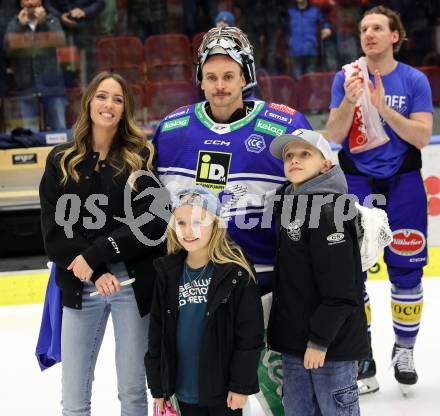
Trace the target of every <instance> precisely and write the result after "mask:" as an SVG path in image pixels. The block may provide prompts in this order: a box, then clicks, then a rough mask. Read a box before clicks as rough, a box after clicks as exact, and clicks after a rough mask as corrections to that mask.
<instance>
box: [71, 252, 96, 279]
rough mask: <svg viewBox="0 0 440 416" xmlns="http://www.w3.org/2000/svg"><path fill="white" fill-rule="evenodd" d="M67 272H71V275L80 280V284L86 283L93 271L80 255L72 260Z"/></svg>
mask: <svg viewBox="0 0 440 416" xmlns="http://www.w3.org/2000/svg"><path fill="white" fill-rule="evenodd" d="M67 270H72V272H73V274H74V275H75V276H76V277H77V278H78V279H79V280H81V282H88V281H89V280H90V278H91V277H92V274H93V270H92V269H91V268H90V266H89V264H88V263H87V262H86V259H85V258H84V257H83V256H81V254H80V255H79V256H76V257H75V258H74V259H73V261H72V263H70V264H69V266H68V267H67Z"/></svg>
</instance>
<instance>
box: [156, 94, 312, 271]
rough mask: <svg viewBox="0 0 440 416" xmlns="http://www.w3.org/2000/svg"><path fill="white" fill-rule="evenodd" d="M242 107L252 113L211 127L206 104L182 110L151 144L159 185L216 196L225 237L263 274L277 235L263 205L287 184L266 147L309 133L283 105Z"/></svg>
mask: <svg viewBox="0 0 440 416" xmlns="http://www.w3.org/2000/svg"><path fill="white" fill-rule="evenodd" d="M246 102H248V103H249V102H252V103H253V109H252V111H251V112H249V113H248V114H247V116H246V117H244V118H242V119H240V120H238V121H235V122H233V123H230V124H220V123H215V122H214V121H213V120H212V119H211V118H210V117H209V116H208V114H207V112H206V110H205V104H206V102H200V103H197V104H194V105H189V106H186V107H181V108H179V109H177V110H175V111H174V112H172V113H170V114H169V115H168V116H166V117H165V118H164V120H163V121H162V122H161V124H160V125H159V127H158V129H157V131H156V134H155V136H154V138H153V143H154V145H155V147H156V149H157V152H158V157H157V170H158V173H159V178H160V180H161V182H162V183H163V184H164V185H165V186H166V187H167V188H168V189H169V190H170V191H171V192H174V191H175V190H176V189H179V188H182V187H188V186H194V185H202V186H205V187H207V188H210V189H211V190H213V191H215V192H217V193H218V194H219V199H220V201H221V202H222V207H223V208H222V216H223V217H224V218H225V220H226V221H227V223H228V231H229V235H230V236H231V238H232V239H233V240H234V241H235V242H236V243H237V244H238V245H239V246H240V247H241V248H242V249H243V251H244V252H245V253H246V255H247V256H248V257H249V258H250V260H251V261H252V262H253V263H254V265H255V266H256V269H257V271H263V270H269V269H268V268H267V266H272V265H273V264H274V261H275V230H274V228H273V225H272V221H271V215H264V213H265V202H267V201H268V196H269V195H271V194H273V193H274V192H275V189H276V188H278V187H279V186H280V185H281V184H283V183H284V182H285V181H286V178H285V177H284V169H283V162H282V161H280V160H278V159H276V158H274V157H273V156H272V155H271V154H270V152H269V145H270V143H271V141H272V140H273V139H274V138H275V137H276V136H278V135H280V134H283V133H290V132H292V131H294V130H296V129H298V128H306V129H312V128H311V126H310V124H309V123H308V121H307V119H306V118H305V117H304V116H303V115H302V114H301V113H299V112H297V111H296V110H294V109H292V108H290V107H287V106H285V105H281V104H275V103H266V102H264V101H259V100H247V101H246ZM266 208H267V205H266ZM266 212H268V211H267V210H266ZM269 214H270V213H269ZM261 266H266V267H265V268H264V269H263V268H262V267H261Z"/></svg>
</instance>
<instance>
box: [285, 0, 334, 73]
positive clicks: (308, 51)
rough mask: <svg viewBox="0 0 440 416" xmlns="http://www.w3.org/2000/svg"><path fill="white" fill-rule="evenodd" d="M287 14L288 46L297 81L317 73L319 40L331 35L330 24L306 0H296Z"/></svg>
mask: <svg viewBox="0 0 440 416" xmlns="http://www.w3.org/2000/svg"><path fill="white" fill-rule="evenodd" d="M294 3H295V4H294V6H293V7H291V8H290V9H289V10H288V12H289V21H288V28H287V30H288V45H289V56H290V57H291V63H292V65H293V77H294V78H296V79H298V78H299V77H300V76H301V75H303V74H307V73H308V72H317V70H318V60H319V53H320V39H325V38H327V37H329V36H330V35H331V33H332V31H331V29H330V23H329V22H327V21H326V20H325V19H324V16H323V15H322V13H321V11H320V10H319V9H318V8H317V7H315V6H312V5H311V4H310V3H309V1H308V0H296V1H295V2H294Z"/></svg>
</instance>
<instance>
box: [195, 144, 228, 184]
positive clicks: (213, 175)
mask: <svg viewBox="0 0 440 416" xmlns="http://www.w3.org/2000/svg"><path fill="white" fill-rule="evenodd" d="M231 158H232V153H223V152H208V151H204V150H200V151H199V156H198V160H197V173H196V185H201V186H205V187H207V188H210V189H212V190H213V191H218V192H220V191H222V190H223V189H224V188H225V186H226V184H227V183H228V175H229V167H230V164H231Z"/></svg>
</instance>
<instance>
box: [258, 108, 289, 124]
mask: <svg viewBox="0 0 440 416" xmlns="http://www.w3.org/2000/svg"><path fill="white" fill-rule="evenodd" d="M264 115H265V116H266V117H271V118H274V119H276V120H280V121H284V122H285V123H287V124H292V117H284V116H282V115H281V114H275V113H272V112H271V111H267V110H266V111H265V112H264Z"/></svg>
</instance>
